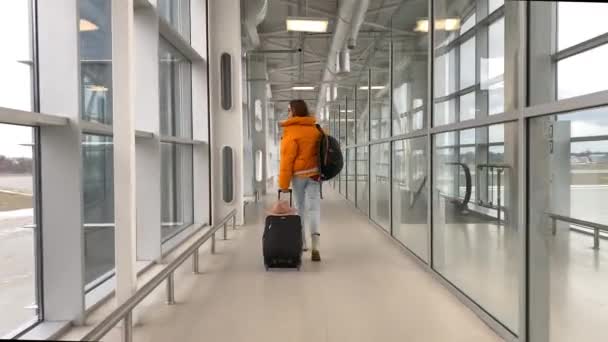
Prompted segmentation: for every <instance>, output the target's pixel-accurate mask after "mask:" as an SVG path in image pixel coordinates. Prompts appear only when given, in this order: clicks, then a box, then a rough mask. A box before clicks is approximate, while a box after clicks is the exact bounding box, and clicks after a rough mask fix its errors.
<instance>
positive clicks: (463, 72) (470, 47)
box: [460, 37, 476, 89]
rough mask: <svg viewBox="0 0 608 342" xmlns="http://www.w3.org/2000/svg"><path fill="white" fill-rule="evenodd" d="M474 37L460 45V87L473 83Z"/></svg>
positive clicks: (474, 64) (474, 65)
mask: <svg viewBox="0 0 608 342" xmlns="http://www.w3.org/2000/svg"><path fill="white" fill-rule="evenodd" d="M475 61H476V58H475V37H473V38H469V40H467V41H466V42H464V43H462V45H460V89H464V88H467V87H470V86H472V85H475V69H476V63H475Z"/></svg>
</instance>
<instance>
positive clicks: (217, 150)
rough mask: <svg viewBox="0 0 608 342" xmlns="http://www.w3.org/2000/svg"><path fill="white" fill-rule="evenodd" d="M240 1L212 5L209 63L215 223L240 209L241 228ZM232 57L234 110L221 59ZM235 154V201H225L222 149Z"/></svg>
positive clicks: (239, 220) (224, 1) (238, 217)
mask: <svg viewBox="0 0 608 342" xmlns="http://www.w3.org/2000/svg"><path fill="white" fill-rule="evenodd" d="M240 12H241V10H240V1H239V0H222V1H209V63H210V75H209V76H210V82H209V86H210V89H209V90H210V98H209V100H210V101H211V102H210V108H211V146H212V156H211V165H212V172H211V182H212V184H213V186H212V205H213V209H212V210H213V219H214V220H217V219H220V218H222V217H223V216H224V215H226V214H228V213H229V212H230V210H232V209H237V224H242V222H243V163H242V161H243V137H242V135H241V134H240V132H242V127H243V113H242V112H243V94H242V82H243V75H242V60H241V58H242V57H241V56H242V54H241V14H240ZM222 53H228V54H230V56H231V57H232V108H231V109H230V110H224V109H222V106H221V105H220V101H221V95H220V86H221V84H220V57H221V55H222ZM224 146H230V147H232V149H233V150H234V161H235V165H234V170H235V172H234V177H235V179H234V200H233V202H232V203H224V201H223V200H222V176H223V175H222V174H221V162H222V160H221V149H222V147H224Z"/></svg>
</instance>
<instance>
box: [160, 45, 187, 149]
mask: <svg viewBox="0 0 608 342" xmlns="http://www.w3.org/2000/svg"><path fill="white" fill-rule="evenodd" d="M159 60H160V76H159V84H160V132H161V134H162V135H166V136H176V137H182V138H192V76H191V75H192V63H190V61H189V60H188V59H186V57H184V56H183V55H182V54H181V53H179V52H178V51H177V50H176V49H175V48H174V47H173V46H171V44H169V43H168V42H167V41H166V40H164V39H162V38H161V40H160V50H159Z"/></svg>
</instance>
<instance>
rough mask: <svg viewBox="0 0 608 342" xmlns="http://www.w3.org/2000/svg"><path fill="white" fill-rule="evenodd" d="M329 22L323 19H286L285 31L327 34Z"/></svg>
mask: <svg viewBox="0 0 608 342" xmlns="http://www.w3.org/2000/svg"><path fill="white" fill-rule="evenodd" d="M327 26H329V21H328V20H327V19H325V18H308V17H288V18H287V31H296V32H317V33H318V32H327Z"/></svg>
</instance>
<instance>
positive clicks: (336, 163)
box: [317, 124, 344, 181]
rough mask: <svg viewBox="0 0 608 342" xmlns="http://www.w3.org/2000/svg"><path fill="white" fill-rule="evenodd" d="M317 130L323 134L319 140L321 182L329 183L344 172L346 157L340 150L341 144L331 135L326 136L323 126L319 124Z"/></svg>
mask: <svg viewBox="0 0 608 342" xmlns="http://www.w3.org/2000/svg"><path fill="white" fill-rule="evenodd" d="M317 129H318V130H319V131H320V132H321V139H320V140H319V172H320V173H321V181H327V180H330V179H332V178H334V177H336V176H337V175H338V174H340V171H342V168H343V167H344V156H343V155H342V149H341V148H340V142H339V141H338V140H337V139H336V138H334V137H332V136H331V135H327V134H325V132H323V129H322V128H321V126H319V125H318V124H317Z"/></svg>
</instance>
